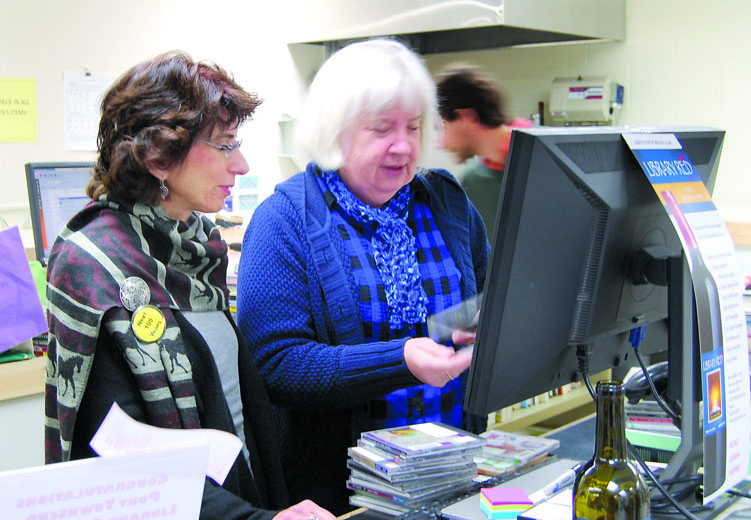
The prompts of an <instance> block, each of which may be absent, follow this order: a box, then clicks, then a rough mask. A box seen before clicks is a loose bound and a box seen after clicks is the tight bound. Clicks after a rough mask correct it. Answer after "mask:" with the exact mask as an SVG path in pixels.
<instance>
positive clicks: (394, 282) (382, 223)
mask: <svg viewBox="0 0 751 520" xmlns="http://www.w3.org/2000/svg"><path fill="white" fill-rule="evenodd" d="M322 176H323V180H324V181H325V183H326V186H327V187H328V188H329V190H331V193H333V194H334V197H336V200H337V202H338V203H339V206H341V208H342V209H343V210H344V212H345V213H346V214H347V215H349V216H351V217H352V218H354V219H355V220H356V221H357V222H359V223H362V224H366V225H372V224H376V229H375V232H374V233H373V236H372V238H371V245H372V247H373V258H374V260H375V264H376V267H377V269H378V272H379V273H380V274H381V277H382V278H383V283H384V285H385V290H386V302H387V303H388V310H389V327H390V328H391V329H392V330H398V329H401V328H402V327H403V326H404V325H405V324H409V325H414V324H416V323H421V322H424V321H425V319H426V318H427V315H428V297H427V295H426V294H425V289H423V287H422V279H421V277H420V268H419V266H418V264H417V254H416V251H415V237H414V235H413V234H412V230H411V229H410V228H409V226H408V225H407V213H408V211H409V201H410V199H411V192H410V189H409V184H407V185H406V186H404V187H402V188H401V189H400V190H399V191H398V192H396V195H394V197H393V198H392V199H391V200H390V201H388V202H387V203H386V204H385V205H384V206H383V208H380V209H379V208H373V207H372V206H369V205H367V204H365V203H363V202H362V201H361V200H360V199H358V198H357V197H355V195H354V194H353V193H352V192H351V191H349V188H347V185H346V184H344V181H342V178H341V177H340V176H339V174H338V173H337V172H333V171H326V172H322Z"/></svg>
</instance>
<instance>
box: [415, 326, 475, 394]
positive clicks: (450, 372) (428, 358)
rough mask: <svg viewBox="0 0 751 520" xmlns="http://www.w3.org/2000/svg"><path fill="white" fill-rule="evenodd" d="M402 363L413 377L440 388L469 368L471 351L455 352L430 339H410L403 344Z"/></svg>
mask: <svg viewBox="0 0 751 520" xmlns="http://www.w3.org/2000/svg"><path fill="white" fill-rule="evenodd" d="M404 361H405V362H406V363H407V368H409V371H410V372H412V375H413V376H415V377H416V378H417V379H419V380H420V381H422V382H423V383H427V384H429V385H431V386H436V387H439V388H440V387H443V386H445V385H446V383H448V382H449V381H451V380H452V379H455V378H457V377H459V374H461V373H462V372H464V371H465V370H467V369H468V368H469V365H470V364H471V363H472V349H464V350H460V351H459V352H456V351H455V350H454V349H453V348H451V347H447V346H445V345H441V344H439V343H436V342H435V341H433V340H432V339H430V338H411V339H408V340H407V341H406V342H405V343H404Z"/></svg>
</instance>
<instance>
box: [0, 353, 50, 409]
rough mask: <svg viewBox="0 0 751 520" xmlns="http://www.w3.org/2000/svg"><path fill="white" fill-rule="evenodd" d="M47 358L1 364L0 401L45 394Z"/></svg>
mask: <svg viewBox="0 0 751 520" xmlns="http://www.w3.org/2000/svg"><path fill="white" fill-rule="evenodd" d="M46 367H47V358H46V357H36V358H33V359H26V360H24V361H13V362H11V363H1V364H0V401H6V400H8V399H15V398H17V397H25V396H28V395H36V394H42V393H44V380H45V378H46V370H47V368H46Z"/></svg>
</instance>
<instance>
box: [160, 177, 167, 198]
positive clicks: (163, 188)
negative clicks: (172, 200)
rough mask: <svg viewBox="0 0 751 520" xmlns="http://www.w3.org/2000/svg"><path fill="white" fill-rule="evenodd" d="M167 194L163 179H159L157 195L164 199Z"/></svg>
mask: <svg viewBox="0 0 751 520" xmlns="http://www.w3.org/2000/svg"><path fill="white" fill-rule="evenodd" d="M167 195H169V189H168V188H167V186H165V185H164V179H159V196H160V197H162V200H164V199H166V198H167Z"/></svg>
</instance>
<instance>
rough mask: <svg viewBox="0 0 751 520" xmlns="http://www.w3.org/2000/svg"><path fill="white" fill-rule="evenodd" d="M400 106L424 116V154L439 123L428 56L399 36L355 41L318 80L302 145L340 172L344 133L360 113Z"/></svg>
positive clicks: (302, 125) (303, 123) (302, 127)
mask: <svg viewBox="0 0 751 520" xmlns="http://www.w3.org/2000/svg"><path fill="white" fill-rule="evenodd" d="M397 104H400V105H401V106H402V107H403V108H404V109H405V110H415V111H416V112H418V113H419V114H420V116H421V121H420V123H421V138H420V141H421V143H420V154H421V155H422V152H423V150H425V149H426V148H427V147H429V146H431V145H432V144H433V142H432V139H433V135H434V133H435V131H436V130H437V129H438V127H437V125H438V124H439V122H440V118H439V116H438V103H437V96H436V86H435V83H434V82H433V79H432V77H431V75H430V73H429V72H428V69H427V67H426V66H425V64H424V63H423V60H422V59H421V58H420V56H418V55H417V54H415V53H414V52H412V51H411V50H409V49H408V48H407V47H405V46H404V45H403V44H401V43H399V42H398V41H396V40H390V39H374V40H366V41H362V42H358V43H353V44H350V45H348V46H346V47H344V48H343V49H341V50H339V51H337V52H336V53H334V54H333V55H332V56H331V57H330V58H329V59H328V60H326V62H325V63H324V64H323V65H322V66H321V68H320V70H319V71H318V73H317V74H316V76H315V78H314V79H313V82H312V83H311V85H310V89H309V91H308V96H307V99H306V101H305V104H304V107H303V111H302V115H301V117H300V120H299V121H298V130H297V137H298V141H299V144H300V146H301V148H302V150H303V152H304V153H305V154H306V155H308V158H309V159H312V160H313V161H314V162H315V163H317V164H318V165H319V166H320V167H321V168H323V169H325V170H337V169H339V168H340V167H341V166H342V165H343V163H344V154H343V152H342V150H341V146H340V142H339V141H340V139H339V138H340V136H341V134H342V132H343V131H344V130H346V129H347V128H348V127H349V126H350V125H352V124H353V123H354V122H355V121H357V119H358V118H359V117H360V116H362V115H364V114H369V113H373V112H380V111H382V110H387V109H389V108H392V107H393V106H394V105H397Z"/></svg>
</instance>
